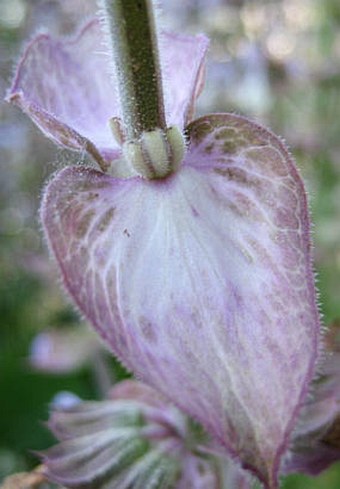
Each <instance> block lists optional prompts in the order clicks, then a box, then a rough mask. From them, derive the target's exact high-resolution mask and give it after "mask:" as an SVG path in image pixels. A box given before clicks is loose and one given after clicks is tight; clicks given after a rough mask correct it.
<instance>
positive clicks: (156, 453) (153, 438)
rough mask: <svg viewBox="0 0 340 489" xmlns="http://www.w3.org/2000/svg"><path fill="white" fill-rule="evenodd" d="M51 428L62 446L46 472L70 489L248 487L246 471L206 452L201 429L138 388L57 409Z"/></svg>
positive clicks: (126, 386)
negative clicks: (107, 397)
mask: <svg viewBox="0 0 340 489" xmlns="http://www.w3.org/2000/svg"><path fill="white" fill-rule="evenodd" d="M49 425H50V427H51V428H52V430H53V431H54V433H55V434H56V436H57V437H58V438H59V440H61V442H60V443H59V444H58V445H56V446H55V447H52V448H50V449H49V450H47V452H45V453H44V454H43V459H44V467H45V471H44V473H45V475H46V477H47V479H48V480H50V481H51V482H55V483H58V484H62V485H65V486H66V487H69V488H75V489H77V488H83V487H96V488H98V489H102V488H107V487H110V488H113V487H115V488H121V489H123V488H126V487H129V488H131V489H137V488H143V489H148V488H155V487H159V488H162V489H166V488H169V489H203V488H209V489H224V488H225V489H240V487H242V488H244V489H250V485H251V481H250V478H249V476H248V475H247V474H246V473H245V472H243V471H242V470H241V469H239V468H237V467H236V466H235V465H234V464H233V463H232V462H231V461H230V460H228V459H226V458H221V457H216V456H214V455H211V454H207V453H205V451H204V448H205V447H204V443H205V442H206V440H205V438H204V435H203V434H202V433H201V432H200V430H199V429H198V430H197V427H195V425H193V424H192V423H190V421H189V420H188V419H187V418H186V417H185V416H184V415H183V414H182V413H181V412H180V411H179V410H178V409H176V408H175V407H174V406H172V405H171V404H169V403H168V401H167V400H166V399H164V398H162V396H160V395H159V394H158V393H157V392H156V391H154V390H153V389H151V388H150V387H148V386H146V385H144V384H142V383H140V382H136V381H130V380H128V381H124V382H121V383H120V384H117V385H116V386H115V387H114V388H113V389H112V391H111V398H110V399H108V400H105V401H96V402H82V403H80V404H77V405H75V406H74V407H71V408H68V409H65V408H64V409H55V410H54V411H53V412H52V416H51V419H50V422H49Z"/></svg>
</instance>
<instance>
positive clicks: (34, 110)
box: [7, 20, 208, 169]
mask: <svg viewBox="0 0 340 489" xmlns="http://www.w3.org/2000/svg"><path fill="white" fill-rule="evenodd" d="M160 37H161V41H160V58H161V64H162V69H163V74H164V80H165V81H164V92H165V111H166V114H167V122H168V125H169V126H170V125H174V124H176V125H179V126H180V127H181V128H183V126H184V124H185V123H187V121H188V120H189V118H190V117H191V116H192V113H193V103H194V100H195V98H196V97H197V96H198V94H199V91H200V89H201V87H202V77H203V75H202V73H203V59H204V56H205V53H206V50H207V45H208V40H207V38H206V37H205V36H203V35H200V36H195V37H193V36H191V37H190V36H179V35H174V34H169V33H162V34H161V36H160ZM93 46H95V47H96V49H93ZM111 65H112V61H111V60H110V57H109V50H108V49H107V47H106V45H105V38H104V35H103V33H102V31H101V29H100V25H99V22H98V21H97V20H93V21H92V22H90V23H88V24H87V25H86V26H85V27H84V28H83V29H82V30H81V31H80V33H79V34H78V35H77V36H76V37H75V38H74V39H72V40H56V39H53V38H51V37H50V36H49V35H47V34H41V35H39V36H37V37H36V38H35V39H34V40H33V41H32V42H31V43H30V44H29V45H28V46H27V48H26V50H25V52H24V55H23V57H22V59H21V60H20V62H19V65H18V68H17V72H16V75H15V79H14V82H13V85H12V88H11V89H10V91H9V94H8V96H7V100H8V101H10V102H13V103H15V104H16V105H18V106H19V107H20V108H21V109H22V110H23V111H24V112H25V113H26V114H27V115H28V116H29V117H31V119H32V120H33V121H34V122H35V124H37V126H38V127H39V128H40V129H41V130H42V131H43V133H44V134H45V135H46V136H47V137H49V138H51V139H52V140H54V141H55V142H56V143H58V144H61V145H62V146H66V147H67V148H70V149H73V150H78V151H83V150H86V151H88V152H89V153H90V154H91V156H92V157H94V159H95V160H96V161H97V162H98V163H99V165H100V167H101V168H102V169H105V163H103V160H106V159H108V160H110V159H112V158H114V157H116V156H117V154H116V152H117V150H118V146H117V143H116V141H115V140H114V138H113V135H112V134H111V131H110V128H109V120H110V118H112V117H120V116H121V111H120V104H119V101H118V99H117V87H116V86H115V77H114V74H113V69H112V66H111ZM97 148H98V149H97Z"/></svg>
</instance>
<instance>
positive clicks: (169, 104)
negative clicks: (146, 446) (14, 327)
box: [8, 22, 320, 489]
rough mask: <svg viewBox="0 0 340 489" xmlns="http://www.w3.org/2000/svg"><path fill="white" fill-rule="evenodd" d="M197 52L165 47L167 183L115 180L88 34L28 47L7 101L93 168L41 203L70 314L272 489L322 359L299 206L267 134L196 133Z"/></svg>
mask: <svg viewBox="0 0 340 489" xmlns="http://www.w3.org/2000/svg"><path fill="white" fill-rule="evenodd" d="M206 48H207V41H206V39H205V37H203V36H199V37H196V38H189V37H184V36H175V35H172V34H163V35H162V37H161V42H160V55H161V60H162V62H161V64H162V67H163V75H164V76H163V78H164V80H165V82H164V92H165V108H166V121H167V126H168V127H171V126H173V125H175V126H178V127H179V128H180V129H181V130H183V131H184V133H185V135H186V137H187V149H186V154H185V156H184V159H183V161H182V162H181V163H180V165H179V167H178V169H177V170H176V171H175V172H174V173H173V174H171V175H169V176H167V178H160V179H153V180H152V179H151V180H148V179H143V178H141V177H140V176H138V175H137V174H136V172H135V171H133V170H131V169H128V171H125V172H124V171H123V172H122V170H121V166H122V165H123V166H124V165H126V161H125V160H124V155H123V154H122V151H121V148H120V147H119V127H120V123H119V122H118V120H119V118H120V105H119V101H118V99H117V96H116V92H115V88H114V85H115V82H114V79H112V77H111V75H110V72H109V70H108V65H109V64H110V63H109V62H108V58H107V54H105V45H104V43H103V42H102V37H101V31H100V30H99V27H98V24H97V22H91V23H90V24H88V25H87V26H86V27H85V28H84V29H83V30H82V31H81V32H80V34H79V35H78V36H77V37H76V38H75V39H74V40H71V41H69V40H68V41H54V40H52V39H51V38H50V37H49V36H47V35H41V36H38V37H37V38H36V39H35V40H33V41H32V42H31V43H30V44H29V45H28V47H27V49H26V51H25V53H24V56H23V58H22V60H21V62H20V63H19V66H18V69H17V73H16V76H15V79H14V82H13V86H12V88H11V90H10V92H9V94H8V100H9V101H11V102H14V103H16V104H18V105H19V106H20V107H21V108H22V109H23V111H24V112H26V113H27V114H28V115H29V116H30V117H31V118H32V120H33V121H34V122H35V123H36V124H37V125H38V126H39V127H40V128H41V129H42V130H43V132H44V133H45V134H46V135H47V136H49V137H50V138H52V139H53V140H55V141H56V142H57V143H59V144H62V145H64V146H66V147H68V148H71V149H74V150H77V151H80V152H82V151H84V150H85V151H87V152H88V153H89V154H90V155H91V156H92V157H93V159H94V161H95V162H96V163H97V164H98V167H99V171H97V170H94V169H93V168H91V167H88V166H87V167H86V166H84V165H80V166H72V167H68V168H66V169H63V170H62V171H60V172H58V173H57V174H56V175H55V177H54V178H53V180H52V181H51V182H50V183H49V184H48V186H47V187H46V190H45V195H44V199H43V203H42V209H41V216H42V222H43V226H44V229H45V233H46V236H47V240H48V243H49V246H50V249H51V251H52V254H53V255H54V257H55V259H56V261H57V263H58V265H59V268H60V271H61V274H62V277H63V281H64V284H65V287H66V289H67V290H68V292H69V294H70V295H71V297H72V298H73V301H74V302H75V304H76V305H77V306H78V308H79V309H80V311H81V312H82V314H84V315H85V316H86V318H87V319H88V320H89V321H90V322H91V323H92V324H93V325H94V327H95V328H96V330H97V331H98V332H99V334H101V336H102V337H103V338H104V340H105V341H106V342H107V344H108V345H109V346H110V348H111V350H112V351H113V352H114V354H115V355H116V356H117V357H118V358H119V359H120V360H121V361H122V362H123V363H124V365H125V366H127V367H128V368H129V369H130V370H132V371H133V372H134V373H135V374H136V375H137V376H138V377H139V378H140V379H142V380H143V381H145V382H146V383H148V384H149V385H151V386H153V387H154V388H156V389H158V390H159V391H160V392H161V393H163V394H164V395H165V396H168V397H169V398H170V399H171V400H172V401H173V402H174V403H175V404H176V405H177V406H179V407H180V408H182V409H183V410H184V411H185V412H186V413H187V414H189V415H191V416H192V417H193V418H195V419H196V420H198V421H199V422H201V423H202V425H203V426H204V427H205V428H206V429H207V431H208V432H209V433H211V434H212V435H213V436H214V437H215V439H216V440H217V441H218V442H220V443H221V444H222V445H223V446H224V447H225V448H226V449H227V451H228V453H229V454H230V455H231V456H232V457H234V458H235V459H237V460H239V461H240V462H241V463H242V465H243V467H244V468H247V469H249V470H250V471H252V472H253V473H254V474H255V475H256V476H257V477H258V478H259V479H260V480H261V481H262V482H263V484H264V485H265V487H266V488H268V489H269V488H270V489H275V488H277V487H278V473H279V471H280V466H281V463H282V459H283V456H284V455H285V454H286V453H287V450H288V447H289V445H290V438H291V434H292V431H293V429H294V427H295V423H296V420H297V417H298V415H299V413H300V411H301V408H302V406H303V403H304V401H305V398H306V395H307V393H308V390H309V386H310V383H311V380H312V378H313V376H314V373H315V364H316V360H317V356H318V351H319V336H320V324H319V315H318V310H317V306H316V294H315V288H314V278H313V270H312V257H311V242H310V221H309V215H308V209H307V201H306V195H305V191H304V187H303V183H302V181H301V179H300V177H299V174H298V171H297V169H296V167H295V164H294V162H293V160H292V158H291V156H290V154H289V152H288V150H287V149H286V147H285V145H284V144H283V142H282V141H281V140H280V139H279V138H278V137H276V136H275V135H274V134H273V133H271V132H270V131H269V130H267V129H265V128H263V127H262V126H260V125H258V124H255V123H254V122H251V121H249V120H248V119H247V118H245V117H241V116H238V115H234V114H213V115H208V116H204V117H201V118H199V119H197V120H194V121H192V116H193V104H194V100H195V99H196V97H197V96H198V94H199V92H200V90H201V87H202V72H203V59H204V55H205V51H206ZM110 120H111V121H114V123H113V128H114V135H115V137H116V141H115V139H114V138H113V137H112V134H111V133H110V130H109V124H108V123H109V121H110ZM117 134H118V136H117ZM125 168H127V167H126V166H125Z"/></svg>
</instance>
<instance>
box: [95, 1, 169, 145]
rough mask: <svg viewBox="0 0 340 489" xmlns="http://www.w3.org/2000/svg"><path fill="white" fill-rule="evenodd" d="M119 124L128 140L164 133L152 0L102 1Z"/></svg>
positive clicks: (160, 81)
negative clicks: (119, 106) (146, 133)
mask: <svg viewBox="0 0 340 489" xmlns="http://www.w3.org/2000/svg"><path fill="white" fill-rule="evenodd" d="M103 5H104V12H105V15H106V21H107V26H108V29H109V33H110V37H111V46H112V49H113V55H114V61H115V67H116V71H117V78H118V86H119V95H120V100H121V104H122V109H123V122H124V125H125V130H126V135H127V138H128V139H129V140H136V139H138V138H139V137H140V135H141V134H142V133H143V132H144V131H152V130H154V129H156V128H160V129H163V130H165V128H166V126H165V116H164V103H163V93H162V92H163V91H162V80H161V72H160V66H159V57H158V47H157V39H156V28H155V21H154V15H153V8H152V0H104V1H103Z"/></svg>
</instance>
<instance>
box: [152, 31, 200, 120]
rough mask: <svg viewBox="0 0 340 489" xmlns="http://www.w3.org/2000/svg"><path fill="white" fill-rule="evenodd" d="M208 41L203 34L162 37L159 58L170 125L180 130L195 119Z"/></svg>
mask: <svg viewBox="0 0 340 489" xmlns="http://www.w3.org/2000/svg"><path fill="white" fill-rule="evenodd" d="M208 45H209V40H208V38H207V37H205V36H204V35H198V36H183V35H179V34H172V33H163V34H162V35H161V36H160V59H161V67H162V75H163V86H164V103H165V113H166V119H167V123H168V126H169V127H170V126H173V125H176V126H179V127H180V128H181V129H182V128H183V127H184V126H185V125H186V124H187V123H188V122H189V121H190V120H191V119H192V117H193V113H194V104H195V100H196V98H197V97H198V96H199V94H200V92H201V90H202V88H203V78H204V61H205V55H206V52H207V49H208Z"/></svg>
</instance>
